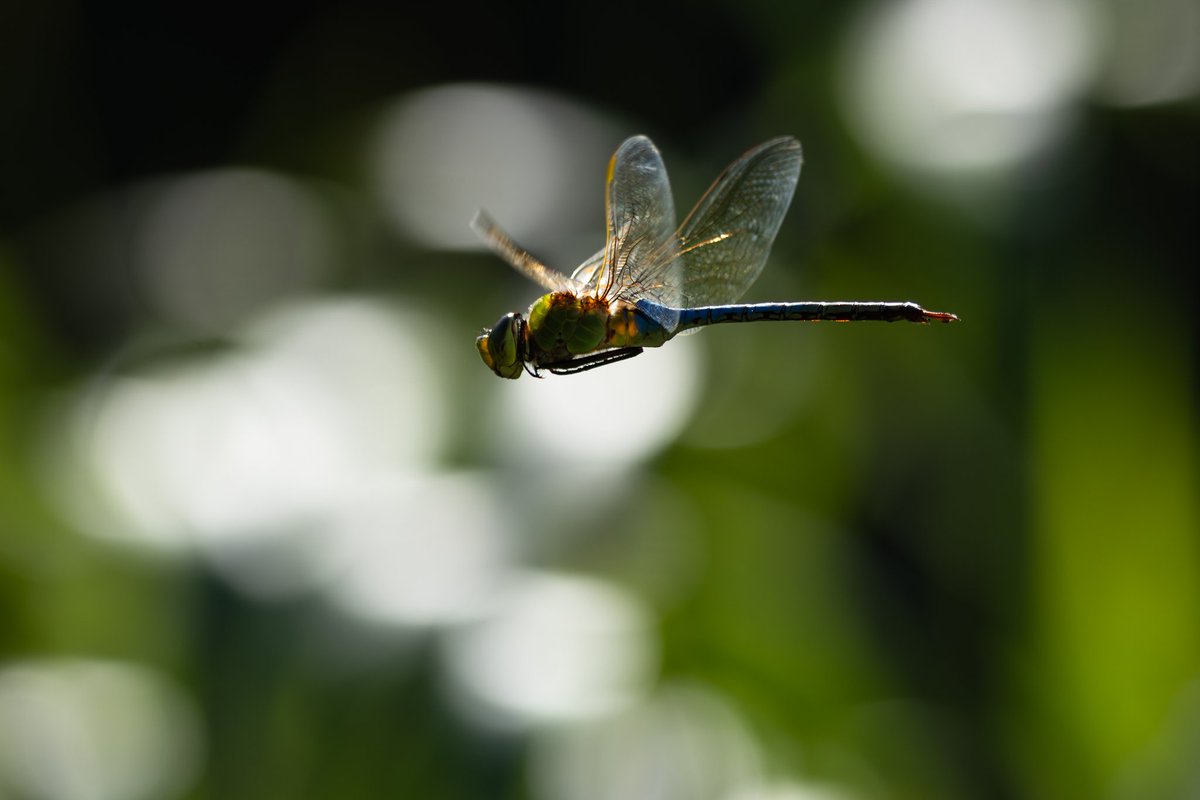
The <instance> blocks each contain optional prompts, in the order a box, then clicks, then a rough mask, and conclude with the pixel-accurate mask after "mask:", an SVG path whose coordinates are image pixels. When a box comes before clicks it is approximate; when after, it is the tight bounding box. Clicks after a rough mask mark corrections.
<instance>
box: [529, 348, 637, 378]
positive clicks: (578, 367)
mask: <svg viewBox="0 0 1200 800" xmlns="http://www.w3.org/2000/svg"><path fill="white" fill-rule="evenodd" d="M641 352H642V348H640V347H620V348H617V349H615V350H604V351H601V352H599V353H592V354H591V355H587V356H579V357H578V358H571V359H568V360H566V361H555V362H553V363H551V364H538V366H539V367H545V368H546V369H547V370H549V371H550V372H552V373H554V374H555V375H570V374H572V373H575V372H586V371H587V370H589V369H595V368H596V367H603V366H604V365H606V364H614V363H616V362H618V361H624V360H625V359H627V358H633V357H634V356H636V355H639V354H640V353H641Z"/></svg>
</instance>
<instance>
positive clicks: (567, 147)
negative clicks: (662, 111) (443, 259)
mask: <svg viewBox="0 0 1200 800" xmlns="http://www.w3.org/2000/svg"><path fill="white" fill-rule="evenodd" d="M618 136H619V133H617V132H616V131H613V130H612V129H611V128H610V126H609V125H608V124H607V123H606V122H605V121H604V120H603V119H602V118H601V117H600V116H599V115H597V114H595V113H594V112H592V111H590V110H588V109H587V108H586V107H584V106H581V105H577V104H575V103H572V102H569V101H567V100H565V99H563V98H559V97H557V96H555V95H552V94H549V93H546V92H541V91H534V90H531V89H519V88H510V87H504V86H494V85H485V84H458V85H449V86H444V87H439V88H435V89H428V90H426V91H423V92H418V93H416V94H412V95H409V96H407V97H405V98H403V99H401V100H399V101H397V102H396V103H395V105H393V106H392V107H391V108H390V109H388V110H387V111H386V112H385V113H384V114H383V115H382V116H381V118H380V121H379V127H378V130H377V132H376V135H375V141H374V147H373V156H372V161H371V164H372V167H371V168H372V178H373V180H374V183H375V191H376V195H377V196H378V198H379V200H380V202H381V204H382V205H383V207H384V209H385V211H386V212H387V214H388V217H389V218H390V219H391V221H392V222H393V223H394V224H395V225H396V227H397V228H398V229H400V230H401V231H402V232H403V233H404V234H405V236H407V237H409V238H410V239H412V240H413V241H417V242H421V243H422V244H426V245H428V246H431V247H443V248H469V249H476V248H478V247H479V246H480V245H479V242H478V240H477V238H476V237H475V235H474V234H473V233H472V232H471V231H470V230H469V229H468V228H467V221H468V220H469V219H471V217H472V215H473V214H474V213H475V211H476V210H477V209H479V208H481V207H482V208H487V209H488V210H489V211H490V212H492V213H494V214H495V215H496V216H497V217H498V218H500V219H503V220H504V221H505V226H506V227H507V228H509V230H511V231H512V232H513V234H514V235H516V236H517V237H518V238H521V237H522V236H523V235H525V234H529V233H533V232H536V233H537V237H538V238H537V243H538V244H539V246H540V247H542V248H548V249H546V250H543V251H542V253H541V255H542V256H543V257H544V258H547V259H549V260H550V261H551V262H554V261H556V260H557V257H558V256H559V255H560V252H559V251H558V250H557V248H558V247H560V246H562V245H563V243H564V242H566V243H570V242H571V241H572V238H573V237H574V236H575V235H577V233H578V232H579V231H580V230H581V229H583V230H587V229H596V230H598V229H599V225H600V222H601V219H602V218H601V211H600V205H599V196H598V195H595V193H588V192H581V191H580V187H594V186H597V185H599V183H600V180H601V178H602V177H603V175H602V173H601V171H600V170H601V168H602V165H603V164H604V163H605V160H606V159H607V158H608V153H609V151H610V150H611V147H612V143H613V141H614V140H616V139H617V137H618ZM564 255H571V254H570V253H569V252H568V253H564ZM574 255H577V254H574Z"/></svg>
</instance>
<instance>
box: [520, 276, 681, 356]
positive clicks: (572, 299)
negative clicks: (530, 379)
mask: <svg viewBox="0 0 1200 800" xmlns="http://www.w3.org/2000/svg"><path fill="white" fill-rule="evenodd" d="M669 338H670V337H669V336H668V335H667V331H666V330H665V329H664V328H663V327H662V326H661V325H659V324H658V323H656V322H654V321H653V320H652V319H650V318H649V317H648V316H646V315H645V314H643V313H642V312H640V311H638V310H637V309H636V308H634V307H632V306H628V305H625V304H623V303H622V304H619V305H616V306H610V305H609V303H608V301H607V300H602V299H599V298H596V297H589V296H583V297H580V296H578V295H575V294H572V293H570V292H552V293H551V294H547V295H543V296H542V297H540V298H538V299H537V301H535V302H534V304H533V305H532V306H530V307H529V346H530V349H531V354H532V355H534V356H535V358H534V360H535V361H539V362H543V363H546V362H551V361H563V360H566V359H569V358H571V357H573V356H580V355H584V354H586V353H594V352H596V351H597V350H607V349H609V348H613V347H658V346H659V345H661V344H662V343H663V342H665V341H666V340H667V339H669Z"/></svg>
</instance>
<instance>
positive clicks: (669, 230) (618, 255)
mask: <svg viewBox="0 0 1200 800" xmlns="http://www.w3.org/2000/svg"><path fill="white" fill-rule="evenodd" d="M605 212H606V218H607V230H606V236H605V245H604V257H603V260H602V263H601V265H600V267H599V268H598V269H595V270H593V271H592V278H591V280H590V281H589V282H588V289H589V290H594V292H595V293H596V294H597V295H599V296H601V297H604V298H605V299H608V300H610V301H611V300H615V299H621V300H626V301H628V302H630V303H635V302H637V300H639V299H649V300H653V301H654V302H656V303H659V304H662V305H665V306H675V307H678V305H679V302H680V300H681V299H682V297H683V294H682V285H681V284H680V283H679V282H678V281H672V280H669V278H670V277H671V276H670V275H669V274H667V273H668V271H665V270H663V269H662V266H663V265H664V264H669V263H671V262H672V261H674V260H675V254H676V248H677V240H676V236H675V203H674V201H673V200H672V199H671V185H670V183H669V182H668V180H667V168H666V167H665V166H663V162H662V157H661V156H660V155H659V154H658V149H657V148H655V146H654V145H653V144H652V143H651V142H650V140H649V139H647V138H646V137H645V136H633V137H630V138H629V139H626V140H625V142H624V143H623V144H622V145H621V146H620V147H619V148H617V152H616V153H614V154H613V157H612V160H611V161H610V162H609V165H608V179H607V182H606V194H605ZM587 266H588V262H585V263H584V267H587ZM584 267H581V268H580V269H581V270H582V269H584ZM577 274H580V273H579V272H578V271H577ZM671 324H674V323H673V321H671Z"/></svg>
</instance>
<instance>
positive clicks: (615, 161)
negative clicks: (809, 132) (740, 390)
mask: <svg viewBox="0 0 1200 800" xmlns="http://www.w3.org/2000/svg"><path fill="white" fill-rule="evenodd" d="M802 161H803V156H802V151H801V147H800V142H799V141H798V140H796V139H795V138H793V137H791V136H783V137H779V138H776V139H771V140H770V141H767V142H764V143H763V144H760V145H758V146H757V147H755V148H753V149H751V150H749V151H748V152H746V153H745V154H743V155H742V156H741V157H740V158H738V159H737V160H736V161H734V162H733V163H732V164H730V165H729V166H728V167H726V168H725V170H724V171H723V172H722V173H721V174H720V175H719V176H717V179H716V180H715V181H713V183H712V185H711V186H710V187H709V188H708V190H707V191H706V192H705V193H704V195H703V196H702V197H701V198H700V200H699V202H697V203H696V206H695V208H693V209H692V210H691V213H689V214H688V215H687V216H686V217H685V218H684V220H683V222H682V223H680V224H679V226H678V227H676V225H675V204H674V200H673V198H672V195H671V185H670V182H669V181H668V179H667V170H666V167H665V166H664V165H663V161H662V156H661V155H660V154H659V152H658V149H657V148H656V147H655V146H654V144H653V143H652V142H651V141H650V140H649V139H648V138H646V137H645V136H632V137H630V138H628V139H626V140H625V141H624V142H623V143H622V144H621V146H620V147H618V148H617V150H616V152H615V153H613V156H612V158H611V159H610V161H609V164H608V175H607V177H606V179H605V194H604V209H605V240H604V247H602V248H601V249H600V250H599V251H598V252H596V253H595V254H594V255H593V256H592V257H591V258H589V259H587V260H586V261H584V262H583V263H582V264H580V265H579V267H578V268H577V269H576V270H575V271H574V272H573V273H572V274H571V275H570V276H567V275H565V274H563V273H561V272H559V271H557V270H555V269H553V268H551V267H548V266H546V264H544V263H543V262H542V261H540V260H539V259H538V258H537V257H535V256H534V255H532V254H531V253H530V252H529V251H528V250H526V249H524V248H523V247H521V246H520V245H518V244H517V243H516V242H514V241H513V239H512V237H510V236H509V235H508V234H507V233H505V232H504V231H503V230H502V229H501V228H500V227H499V226H498V225H497V224H496V222H495V221H494V220H493V219H492V218H491V217H490V216H488V214H487V213H486V212H485V211H483V210H480V211H478V212H477V213H476V215H475V217H474V219H473V220H472V221H471V227H472V228H474V229H475V231H476V232H477V233H478V234H479V235H480V236H481V237H482V238H483V240H484V241H485V242H486V243H487V244H488V245H489V246H490V247H491V249H492V250H494V251H495V252H496V253H497V254H498V255H499V256H500V257H502V258H503V259H504V260H506V261H507V262H508V263H509V264H510V265H511V266H512V267H514V268H515V269H516V270H517V271H519V272H521V273H522V274H523V275H525V276H526V277H528V278H530V279H531V280H533V281H534V282H535V283H537V284H540V285H541V287H542V288H543V289H545V290H547V294H544V295H542V296H541V297H540V298H538V299H537V300H535V301H534V302H533V304H532V305H531V306H530V307H529V309H528V311H527V312H526V314H524V315H522V314H521V313H520V312H516V311H514V312H511V313H508V314H505V315H504V316H503V317H501V318H500V320H499V322H497V323H496V324H495V325H494V326H493V327H492V328H490V329H488V328H484V329H483V331H482V332H481V333H480V334H479V336H478V337H477V338H476V341H475V343H476V347H477V348H478V350H479V355H480V357H482V359H483V362H484V363H485V364H486V365H487V366H488V368H489V369H491V370H492V372H494V373H495V374H496V375H498V376H500V377H501V378H512V379H516V378H519V377H521V373H522V372H527V373H529V374H530V375H533V376H534V377H541V371H542V370H545V371H547V372H550V373H552V374H559V375H568V374H571V373H576V372H583V371H585V370H590V369H595V368H596V367H602V366H605V365H608V364H613V363H616V362H618V361H623V360H625V359H628V358H633V357H634V356H637V355H639V354H640V353H642V352H643V350H644V348H647V347H660V346H662V345H663V344H665V343H666V342H668V341H670V340H671V339H672V338H674V337H675V336H677V335H679V334H682V333H689V332H692V331H696V330H699V329H701V328H704V327H707V326H709V325H720V324H724V323H733V322H758V321H765V320H793V321H805V322H819V321H822V320H828V321H834V322H860V321H867V320H874V321H882V322H897V321H906V322H917V323H927V322H955V321H957V320H958V317H957V316H955V315H954V314H950V313H946V312H942V311H927V310H925V309H924V308H922V307H921V306H920V305H918V304H916V303H912V302H861V301H835V302H827V301H813V302H807V301H806V302H788V303H750V304H740V303H738V302H737V301H738V300H739V299H740V298H741V297H742V295H743V294H744V293H745V292H746V290H747V289H749V288H750V286H751V285H752V284H753V283H754V281H755V280H756V279H757V278H758V276H759V274H760V273H761V272H762V269H763V266H764V265H765V264H766V261H767V256H768V255H769V253H770V250H771V244H772V243H773V242H774V241H775V236H776V234H777V233H778V232H779V228H780V225H781V224H782V223H783V218H784V215H785V214H786V213H787V209H788V206H789V205H790V204H791V202H792V194H793V193H794V192H795V189H796V181H797V180H798V179H799V177H800V165H801V163H802Z"/></svg>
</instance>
